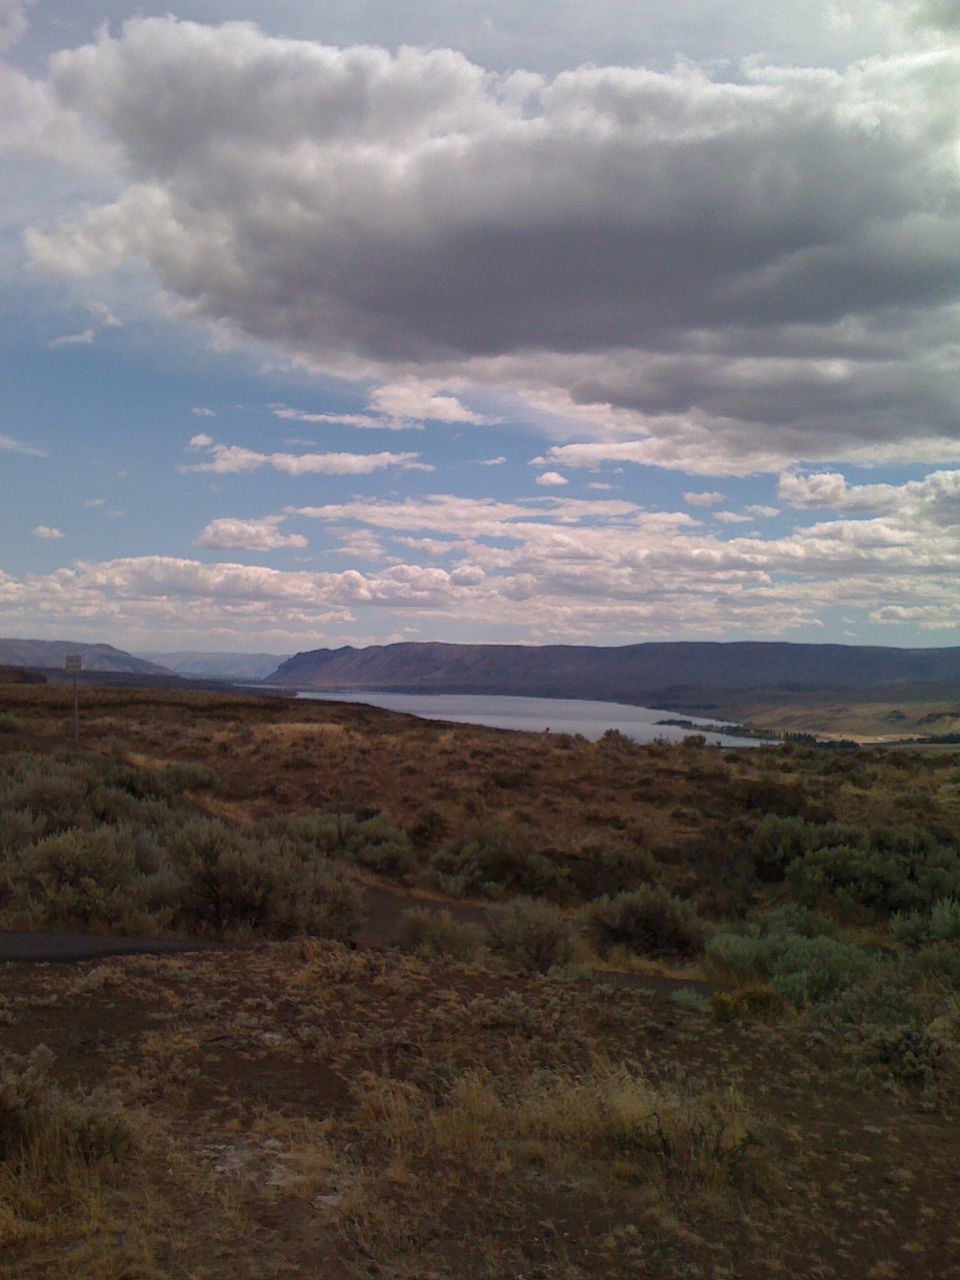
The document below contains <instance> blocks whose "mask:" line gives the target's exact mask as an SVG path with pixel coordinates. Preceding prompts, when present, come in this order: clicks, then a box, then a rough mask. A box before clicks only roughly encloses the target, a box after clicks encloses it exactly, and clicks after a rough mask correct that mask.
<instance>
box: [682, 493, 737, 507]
mask: <svg viewBox="0 0 960 1280" xmlns="http://www.w3.org/2000/svg"><path fill="white" fill-rule="evenodd" d="M726 496H727V495H726V494H725V493H718V492H717V491H716V490H712V491H710V492H706V493H685V494H684V495H683V500H684V502H686V503H687V504H688V505H689V506H691V507H715V506H716V505H717V503H718V502H723V500H724V498H725V497H726Z"/></svg>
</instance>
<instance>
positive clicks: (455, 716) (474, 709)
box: [297, 689, 765, 747]
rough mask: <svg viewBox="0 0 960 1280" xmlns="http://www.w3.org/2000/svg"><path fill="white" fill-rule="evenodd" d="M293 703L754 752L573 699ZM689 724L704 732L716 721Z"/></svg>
mask: <svg viewBox="0 0 960 1280" xmlns="http://www.w3.org/2000/svg"><path fill="white" fill-rule="evenodd" d="M297 697H298V698H309V699H311V700H314V701H319V702H362V703H365V704H366V705H367V706H371V707H383V708H385V710H387V711H403V712H405V713H406V714H407V715H411V716H420V717H421V718H422V719H424V720H451V721H454V722H456V723H459V724H482V725H489V726H490V727H491V728H494V729H523V730H525V731H527V732H532V733H543V732H544V731H545V730H548V729H549V730H550V732H551V733H580V734H583V736H584V737H585V738H589V739H591V740H595V739H597V738H600V737H602V736H603V734H604V733H606V731H607V730H608V729H617V730H619V732H620V733H624V734H626V735H627V737H629V738H633V739H634V741H636V742H653V741H654V739H656V738H663V739H666V740H667V741H668V742H678V741H680V739H682V738H685V737H687V736H688V735H689V734H691V733H698V732H703V735H704V737H705V738H706V739H707V741H708V742H711V743H719V744H720V745H721V746H724V747H758V746H763V745H765V744H764V742H763V741H762V740H760V739H758V738H737V737H733V736H731V735H730V734H724V733H711V732H710V731H709V730H708V729H706V728H704V729H703V730H702V731H701V730H698V729H682V728H680V727H679V726H678V725H669V724H668V725H665V724H657V721H658V720H663V719H681V718H686V717H685V715H683V714H682V713H679V714H678V713H677V712H675V711H656V710H654V709H653V708H651V707H630V706H627V705H626V704H624V703H620V702H586V701H583V700H581V699H577V698H510V697H501V696H500V695H499V694H479V693H478V694H474V693H376V692H372V691H368V690H364V689H361V690H338V691H335V692H330V693H327V692H324V693H315V692H308V691H306V690H303V691H300V692H298V693H297ZM690 718H691V719H693V718H695V719H696V720H697V723H698V724H703V725H705V726H707V725H711V724H720V721H717V720H706V719H704V718H702V717H700V716H697V717H690Z"/></svg>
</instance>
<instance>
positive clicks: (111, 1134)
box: [0, 1045, 135, 1175]
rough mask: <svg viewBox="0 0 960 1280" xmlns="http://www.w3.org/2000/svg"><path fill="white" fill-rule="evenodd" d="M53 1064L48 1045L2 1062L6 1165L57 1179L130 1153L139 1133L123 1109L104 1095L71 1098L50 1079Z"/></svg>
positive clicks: (1, 1154) (2, 1157)
mask: <svg viewBox="0 0 960 1280" xmlns="http://www.w3.org/2000/svg"><path fill="white" fill-rule="evenodd" d="M53 1061H54V1057H53V1054H52V1053H51V1052H50V1050H49V1049H48V1048H47V1047H46V1045H39V1046H38V1047H37V1048H36V1049H34V1051H33V1052H32V1053H31V1054H30V1055H29V1057H19V1056H17V1055H15V1054H6V1055H4V1056H3V1057H2V1058H0V1161H3V1162H4V1163H8V1162H9V1163H13V1164H21V1163H25V1162H29V1164H30V1166H31V1168H32V1169H34V1170H36V1169H38V1168H42V1169H45V1170H46V1172H47V1173H48V1174H49V1175H55V1174H57V1173H60V1172H62V1171H63V1169H64V1166H65V1165H68V1164H70V1163H81V1164H85V1165H92V1164H95V1163H101V1162H104V1161H108V1162H109V1161H117V1160H120V1159H122V1158H123V1157H124V1156H126V1155H127V1154H129V1153H130V1152H131V1151H132V1150H133V1148H134V1146H135V1143H134V1139H133V1133H132V1129H131V1127H130V1125H129V1124H128V1123H127V1120H126V1118H125V1117H124V1115H123V1112H122V1110H121V1109H120V1107H119V1105H118V1104H117V1103H116V1102H115V1101H114V1100H113V1099H111V1098H110V1097H109V1095H107V1094H106V1093H104V1092H102V1091H96V1092H94V1093H91V1094H88V1095H87V1096H86V1097H84V1096H73V1095H70V1094H68V1093H66V1092H65V1091H64V1090H63V1089H61V1088H60V1087H59V1086H58V1085H57V1084H55V1083H54V1082H53V1081H52V1080H51V1079H50V1069H51V1067H52V1065H53Z"/></svg>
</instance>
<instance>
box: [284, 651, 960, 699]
mask: <svg viewBox="0 0 960 1280" xmlns="http://www.w3.org/2000/svg"><path fill="white" fill-rule="evenodd" d="M270 679H271V682H275V683H278V684H286V685H291V686H297V687H300V688H305V689H330V690H335V689H376V690H387V689H392V690H395V691H398V692H400V691H403V692H424V693H441V692H442V693H499V694H525V695H529V696H543V697H568V698H569V697H578V698H597V699H601V700H614V701H621V702H628V703H639V704H643V705H648V706H670V707H677V708H691V709H698V710H706V709H708V708H711V707H715V706H716V705H717V703H718V702H725V701H726V702H729V697H728V695H738V694H740V695H742V694H746V693H749V694H750V695H751V696H756V695H758V694H760V693H767V694H772V693H778V694H787V695H793V694H805V693H810V694H814V693H817V694H837V693H844V692H846V691H866V690H870V691H875V690H877V689H881V688H882V689H888V690H889V689H897V690H903V689H906V688H911V689H914V688H921V687H930V686H934V685H938V686H944V685H945V686H947V687H948V692H947V693H946V696H952V697H956V696H957V694H958V692H960V648H951V649H893V648H881V647H868V646H860V645H832V644H831V645H818V644H783V643H778V642H743V643H729V644H721V643H699V642H663V643H650V644H638V645H625V646H622V647H618V648H599V647H593V646H586V645H548V646H544V647H542V648H536V647H532V646H530V647H528V646H523V645H458V644H433V643H431V644H415V643H407V644H392V645H383V646H379V645H378V646H372V647H370V648H367V649H353V648H344V649H316V650H313V651H312V652H308V653H298V654H296V655H295V656H294V657H293V658H290V659H288V660H287V661H286V662H284V663H281V665H280V666H279V668H278V669H277V671H276V672H275V673H274V675H273V676H271V677H270Z"/></svg>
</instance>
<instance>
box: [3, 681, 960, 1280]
mask: <svg viewBox="0 0 960 1280" xmlns="http://www.w3.org/2000/svg"><path fill="white" fill-rule="evenodd" d="M0 783H2V796H0V841H2V844H0V848H2V863H0V875H2V882H0V883H2V887H0V893H2V900H0V901H2V912H3V921H2V922H3V924H4V926H5V927H6V928H7V929H8V930H24V929H31V930H46V931H51V932H59V933H64V932H66V933H71V932H83V931H86V932H92V933H96V934H98V935H100V936H104V935H110V934H114V935H124V936H136V937H139V938H141V939H144V940H145V941H144V945H149V939H150V938H151V937H155V938H163V939H179V940H181V941H182V942H183V943H184V944H185V945H188V946H191V947H197V948H199V949H197V950H188V951H184V952H183V953H182V954H164V955H148V954H147V955H131V956H117V957H112V958H97V959H93V960H88V961H85V962H81V963H70V964H66V963H64V964H57V963H50V964H22V963H8V964H6V965H4V967H3V969H2V970H0V983H2V987H0V996H2V999H0V1046H2V1054H3V1056H2V1068H0V1069H2V1076H0V1275H3V1276H9V1277H24V1276H30V1277H34V1276H36V1277H60V1276H65V1275H70V1276H78V1277H89V1278H90V1280H93V1278H94V1277H96V1278H97V1280H101V1278H105V1280H121V1278H123V1280H133V1278H136V1280H159V1277H168V1276H169V1277H209V1278H210V1280H213V1277H219V1276H223V1275H227V1274H229V1275H232V1276H238V1277H249V1278H251V1280H252V1278H253V1277H262V1276H275V1277H291V1280H292V1278H293V1277H303V1276H316V1277H324V1280H327V1278H328V1277H330V1278H333V1280H336V1278H337V1277H343V1280H348V1278H349V1280H360V1278H361V1277H393V1278H396V1280H401V1278H404V1280H414V1278H417V1280H420V1278H424V1280H426V1278H427V1277H433V1278H434V1280H440V1278H441V1277H443V1278H447V1277H450V1278H453V1277H456V1278H457V1280H460V1278H461V1277H462V1278H463V1280H480V1278H481V1277H483V1278H485V1280H502V1278H505V1277H528V1278H529V1277H540V1278H541V1280H554V1278H557V1280H588V1278H589V1280H594V1278H597V1280H599V1278H600V1277H609V1278H610V1280H614V1277H638V1278H641V1277H642V1278H644V1280H647V1278H650V1280H653V1278H656V1280H667V1278H668V1277H669V1278H671V1280H672V1278H673V1277H684V1276H687V1277H711V1278H716V1280H721V1278H724V1280H725V1278H730V1280H732V1278H733V1277H737V1278H738V1280H739V1278H740V1277H768V1276H769V1277H794V1276H796V1277H809V1278H810V1280H813V1278H815V1277H816V1278H817V1280H820V1278H821V1277H831V1276H836V1277H848V1276H857V1277H861V1276H862V1277H869V1278H871V1280H899V1278H901V1277H903V1278H906V1277H918V1278H919V1277H949V1276H958V1275H960V1224H958V1222H957V1219H956V1212H955V1205H956V1199H957V1194H958V1190H960V1181H958V1177H960V1172H958V1168H957V1162H956V1151H957V1149H958V1145H960V1075H958V1046H960V1002H958V995H957V992H958V987H960V950H958V942H960V906H958V899H960V851H958V848H957V832H958V829H960V821H958V819H960V764H958V761H957V758H956V756H955V755H954V754H952V753H946V752H941V753H925V752H920V751H914V752H911V753H906V752H903V751H897V750H889V749H887V750H858V751H840V750H829V749H824V748H820V749H815V748H809V747H797V746H789V745H788V746H784V747H776V748H772V749H751V750H743V751H721V750H719V749H716V748H707V747H704V746H702V745H700V744H699V743H698V741H697V740H696V739H693V740H692V741H688V742H687V743H686V744H685V745H673V746H668V745H666V744H662V743H654V744H651V745H649V746H638V745H636V744H634V743H632V742H631V741H629V740H628V739H625V738H623V737H621V736H620V735H617V734H610V735H608V736H607V737H606V738H604V739H602V740H601V741H599V742H596V743H590V742H586V741H585V740H583V739H578V738H572V737H566V736H564V735H559V734H545V735H544V734H541V735H530V734H512V733H504V732H501V731H498V730H493V729H478V728H474V727H467V726H454V725H448V724H442V723H430V722H425V721H419V720H415V719H412V718H410V717H404V716H399V715H393V714H391V713H388V712H384V711H378V710H374V709H371V708H366V707H362V706H355V705H346V704H336V703H331V704H321V703H303V702H296V701H292V700H288V699H279V698H262V697H239V696H228V695H220V694H214V693H209V692H208V693H201V692H196V693H180V692H176V691H136V690H126V689H110V688H103V689H98V688H93V687H88V688H85V689H84V690H83V703H82V721H81V743H80V747H79V748H78V749H73V748H71V747H70V745H69V691H68V690H67V689H66V688H64V687H45V686H36V685H19V684H5V685H3V687H2V689H0ZM6 936H7V937H9V936H10V935H6Z"/></svg>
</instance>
